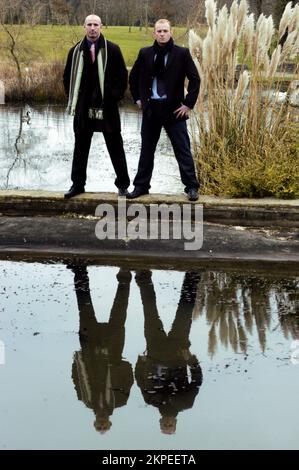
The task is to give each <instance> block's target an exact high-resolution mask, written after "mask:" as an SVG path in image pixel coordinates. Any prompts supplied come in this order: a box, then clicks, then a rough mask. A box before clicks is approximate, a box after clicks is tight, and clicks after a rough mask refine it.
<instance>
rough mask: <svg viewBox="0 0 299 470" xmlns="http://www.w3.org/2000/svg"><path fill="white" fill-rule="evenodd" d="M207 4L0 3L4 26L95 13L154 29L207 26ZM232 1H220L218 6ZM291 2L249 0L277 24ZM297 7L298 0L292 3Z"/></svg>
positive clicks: (169, 0)
mask: <svg viewBox="0 0 299 470" xmlns="http://www.w3.org/2000/svg"><path fill="white" fill-rule="evenodd" d="M204 3H205V2H204V0H0V15H1V22H2V23H10V24H12V23H32V24H53V25H55V24H82V22H83V20H84V18H85V17H86V15H88V14H89V13H91V12H94V13H96V14H98V15H99V16H101V18H102V21H103V23H104V24H106V25H115V26H122V25H128V26H140V27H142V26H143V27H147V26H149V25H152V24H153V23H154V22H155V21H156V20H157V19H158V18H168V19H170V20H171V21H173V22H174V23H175V24H176V25H187V24H194V23H195V22H198V23H204V22H205V17H204ZM225 3H226V4H227V5H228V6H230V4H231V3H232V0H218V6H219V7H222V6H223V5H224V4H225ZM287 3H288V0H249V5H250V9H251V10H252V11H253V12H254V13H255V15H256V17H257V16H259V15H260V14H261V13H264V14H266V15H269V14H272V15H274V17H275V20H276V23H277V22H278V20H279V18H280V16H281V14H282V12H283V10H284V7H285V5H286V4H287ZM293 3H294V4H295V3H296V0H295V1H293Z"/></svg>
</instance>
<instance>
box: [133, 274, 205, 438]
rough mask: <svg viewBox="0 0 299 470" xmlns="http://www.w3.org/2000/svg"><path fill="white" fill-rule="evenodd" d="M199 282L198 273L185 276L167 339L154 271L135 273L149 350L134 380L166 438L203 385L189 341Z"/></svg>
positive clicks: (139, 365)
mask: <svg viewBox="0 0 299 470" xmlns="http://www.w3.org/2000/svg"><path fill="white" fill-rule="evenodd" d="M199 280H200V275H199V274H198V273H193V272H186V274H185V278H184V282H183V285H182V289H181V296H180V300H179V304H178V308H177V311H176V315H175V319H174V321H173V324H172V327H171V330H170V332H169V333H168V335H167V334H166V333H165V331H164V328H163V323H162V321H161V319H160V318H159V315H158V310H157V306H156V295H155V290H154V286H153V283H152V280H151V271H149V270H145V271H140V272H137V273H136V282H137V284H138V286H139V289H140V293H141V299H142V304H143V309H144V334H145V339H146V345H147V350H146V354H144V355H142V356H139V357H138V360H137V364H136V368H135V378H136V382H137V384H138V386H139V387H140V389H141V392H142V395H143V398H144V401H145V402H146V403H147V404H149V405H153V406H155V407H157V408H158V409H159V411H160V414H161V419H160V429H161V431H162V432H163V433H164V434H173V433H175V431H176V422H177V416H178V413H179V412H180V411H184V410H187V409H190V408H192V406H193V404H194V400H195V397H196V395H197V394H198V391H199V387H200V386H201V383H202V371H201V367H200V365H199V362H198V360H197V358H196V356H195V355H193V354H192V353H191V352H190V345H191V343H190V341H189V334H190V329H191V323H192V312H193V309H194V306H195V300H196V292H197V285H198V282H199Z"/></svg>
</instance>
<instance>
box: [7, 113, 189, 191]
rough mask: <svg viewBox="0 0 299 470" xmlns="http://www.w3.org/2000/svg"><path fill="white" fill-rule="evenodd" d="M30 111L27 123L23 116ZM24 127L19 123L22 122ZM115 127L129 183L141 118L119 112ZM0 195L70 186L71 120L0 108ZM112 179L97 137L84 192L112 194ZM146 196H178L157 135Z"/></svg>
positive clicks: (172, 164)
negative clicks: (119, 128) (118, 123)
mask: <svg viewBox="0 0 299 470" xmlns="http://www.w3.org/2000/svg"><path fill="white" fill-rule="evenodd" d="M27 109H30V117H31V120H30V123H29V124H27V122H26V116H25V115H26V112H27ZM23 121H25V122H23ZM121 125H122V135H123V139H124V146H125V151H126V155H127V163H128V169H129V175H130V178H131V181H133V178H134V177H135V174H136V170H137V165H138V159H139V153H140V127H141V113H139V112H136V111H135V109H133V108H129V107H123V108H121ZM0 129H1V130H0V155H1V158H0V189H44V190H53V191H64V190H66V189H68V188H69V186H70V174H71V164H72V155H73V147H74V136H73V127H72V118H71V117H70V116H68V115H67V114H66V113H65V108H64V107H63V108H62V107H59V106H37V107H30V108H29V107H26V108H24V109H23V110H22V109H21V108H18V107H13V106H0ZM114 179H115V174H114V171H113V168H112V164H111V161H110V158H109V155H108V152H107V149H106V146H105V143H104V139H103V136H102V134H101V133H95V135H94V137H93V140H92V146H91V150H90V156H89V161H88V179H87V185H86V189H87V191H109V192H113V191H115V186H114V183H113V182H114ZM152 191H153V192H163V193H169V194H171V193H177V192H182V191H183V186H182V184H181V181H180V176H179V170H178V166H177V163H176V160H175V158H174V156H173V151H172V147H171V144H170V142H169V140H168V138H167V136H166V134H165V132H164V130H163V131H162V135H161V139H160V142H159V144H158V147H157V152H156V157H155V168H154V173H153V179H152Z"/></svg>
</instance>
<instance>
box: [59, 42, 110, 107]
mask: <svg viewBox="0 0 299 470" xmlns="http://www.w3.org/2000/svg"><path fill="white" fill-rule="evenodd" d="M103 39H104V47H101V48H100V50H99V53H98V56H97V64H98V73H99V84H100V89H101V93H102V98H103V99H104V80H105V72H106V67H107V59H108V51H107V40H106V38H104V37H103ZM83 41H84V39H82V41H81V42H79V43H78V44H77V46H76V47H75V49H74V52H73V57H72V67H71V76H70V91H69V99H68V104H67V108H66V110H67V112H68V113H69V114H70V115H71V116H75V110H76V106H77V101H78V94H79V89H80V83H81V78H82V72H83V66H84V60H83V48H82V46H83Z"/></svg>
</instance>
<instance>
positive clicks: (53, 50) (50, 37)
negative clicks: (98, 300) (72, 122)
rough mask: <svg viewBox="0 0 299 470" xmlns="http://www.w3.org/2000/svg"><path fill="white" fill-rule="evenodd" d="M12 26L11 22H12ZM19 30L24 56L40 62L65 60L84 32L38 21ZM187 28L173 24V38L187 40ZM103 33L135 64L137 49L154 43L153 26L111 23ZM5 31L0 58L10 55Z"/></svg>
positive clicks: (18, 35) (81, 28) (131, 63)
mask: <svg viewBox="0 0 299 470" xmlns="http://www.w3.org/2000/svg"><path fill="white" fill-rule="evenodd" d="M10 28H11V26H10ZM14 28H15V34H17V44H18V47H19V48H20V49H21V50H22V54H21V57H23V56H26V57H27V58H28V60H30V59H31V60H34V61H39V62H43V61H46V62H51V61H53V60H62V61H64V60H65V59H66V56H67V52H68V50H69V49H70V47H71V46H72V45H74V44H75V43H76V42H78V41H79V40H80V39H81V38H82V37H83V36H84V30H83V27H82V26H51V25H47V26H46V25H39V26H35V27H29V26H27V25H24V26H21V27H19V26H14ZM185 32H186V29H185V28H174V39H175V40H177V42H178V43H179V44H181V45H182V44H187V39H186V36H185ZM103 34H104V36H105V37H106V38H107V39H109V40H110V41H113V42H115V43H117V44H118V45H119V46H120V48H121V50H122V53H123V55H124V58H125V61H126V64H127V65H128V66H130V65H133V63H134V61H135V59H136V57H137V54H138V51H139V49H140V48H141V47H144V46H147V45H150V44H152V42H153V36H152V28H149V29H148V32H146V31H145V30H142V31H140V30H139V28H137V27H134V28H132V31H131V32H129V28H128V26H111V27H108V28H105V27H104V28H103ZM6 37H7V36H6V35H5V33H4V32H3V31H1V30H0V41H1V45H2V47H1V48H0V59H2V60H3V59H5V58H6V57H8V53H7V50H5V48H3V46H4V45H5V43H6V41H7V39H6Z"/></svg>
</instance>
